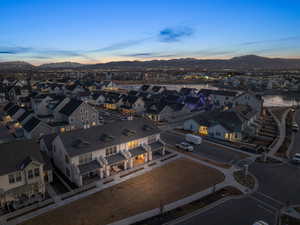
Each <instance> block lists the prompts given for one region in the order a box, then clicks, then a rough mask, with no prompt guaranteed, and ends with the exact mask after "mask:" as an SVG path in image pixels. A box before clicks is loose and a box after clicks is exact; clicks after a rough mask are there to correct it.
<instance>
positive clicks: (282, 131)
mask: <svg viewBox="0 0 300 225" xmlns="http://www.w3.org/2000/svg"><path fill="white" fill-rule="evenodd" d="M289 111H290V109H287V110H286V111H285V112H284V114H283V116H282V118H281V121H279V120H278V119H277V117H276V116H275V115H274V114H273V112H272V110H270V109H269V112H270V114H271V115H272V117H273V118H274V119H275V121H276V123H277V126H278V128H279V139H278V140H277V142H276V144H275V145H274V146H273V147H272V148H271V149H270V151H269V152H268V155H274V154H275V153H276V152H277V151H278V150H279V148H280V147H281V145H282V144H283V142H284V139H285V136H286V127H285V123H286V117H287V114H288V113H289Z"/></svg>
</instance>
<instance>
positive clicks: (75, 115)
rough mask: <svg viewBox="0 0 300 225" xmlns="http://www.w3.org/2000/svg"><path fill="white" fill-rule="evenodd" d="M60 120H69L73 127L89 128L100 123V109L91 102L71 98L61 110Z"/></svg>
mask: <svg viewBox="0 0 300 225" xmlns="http://www.w3.org/2000/svg"><path fill="white" fill-rule="evenodd" d="M58 117H59V121H60V122H63V121H64V122H68V123H69V124H70V125H71V129H78V128H89V127H91V126H97V125H99V118H98V111H97V110H96V109H94V108H93V107H92V106H90V105H89V104H87V103H85V102H83V101H81V100H76V99H71V100H70V101H69V102H68V103H67V104H65V105H64V106H63V107H62V108H61V109H60V110H59V116H58Z"/></svg>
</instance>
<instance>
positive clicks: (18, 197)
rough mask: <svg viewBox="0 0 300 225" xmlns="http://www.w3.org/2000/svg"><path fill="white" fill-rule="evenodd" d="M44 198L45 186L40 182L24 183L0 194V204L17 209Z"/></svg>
mask: <svg viewBox="0 0 300 225" xmlns="http://www.w3.org/2000/svg"><path fill="white" fill-rule="evenodd" d="M44 198H45V187H44V185H43V184H42V183H32V184H25V185H22V186H19V187H16V188H13V189H10V190H8V191H6V192H3V193H2V194H1V206H2V207H4V206H7V207H11V208H13V209H19V208H22V207H25V206H28V205H31V204H33V203H36V202H40V201H42V200H43V199H44Z"/></svg>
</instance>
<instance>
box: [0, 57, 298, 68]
mask: <svg viewBox="0 0 300 225" xmlns="http://www.w3.org/2000/svg"><path fill="white" fill-rule="evenodd" d="M149 68H155V69H163V68H172V69H176V68H178V69H180V68H189V69H191V68H195V69H207V70H219V69H232V70H297V69H300V59H297V58H295V59H289V58H267V57H261V56H257V55H245V56H239V57H233V58H231V59H195V58H181V59H170V60H150V61H119V62H108V63H98V64H80V63H75V62H60V63H48V64H42V65H40V66H34V65H31V64H29V63H27V62H21V61H16V62H1V63H0V71H3V70H6V71H10V70H14V71H22V70H58V69H74V70H76V69H91V70H93V69H124V70H125V69H149Z"/></svg>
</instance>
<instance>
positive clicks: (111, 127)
mask: <svg viewBox="0 0 300 225" xmlns="http://www.w3.org/2000/svg"><path fill="white" fill-rule="evenodd" d="M126 130H130V131H131V132H130V133H128V132H124V131H126ZM159 132H160V130H159V129H158V128H157V127H156V126H155V125H153V123H152V122H150V121H148V120H145V119H141V118H138V119H134V120H123V121H116V122H114V123H109V124H105V125H102V126H95V127H92V128H89V129H80V130H74V131H70V132H65V133H60V134H59V135H58V137H59V138H60V139H61V141H62V143H63V145H64V146H65V149H66V151H67V152H68V154H69V156H70V157H73V156H77V155H81V154H84V153H88V152H93V151H96V150H99V149H103V148H106V147H109V146H114V145H118V144H121V143H127V142H129V141H132V140H136V139H139V138H143V137H147V136H150V135H153V134H157V133H159Z"/></svg>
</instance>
